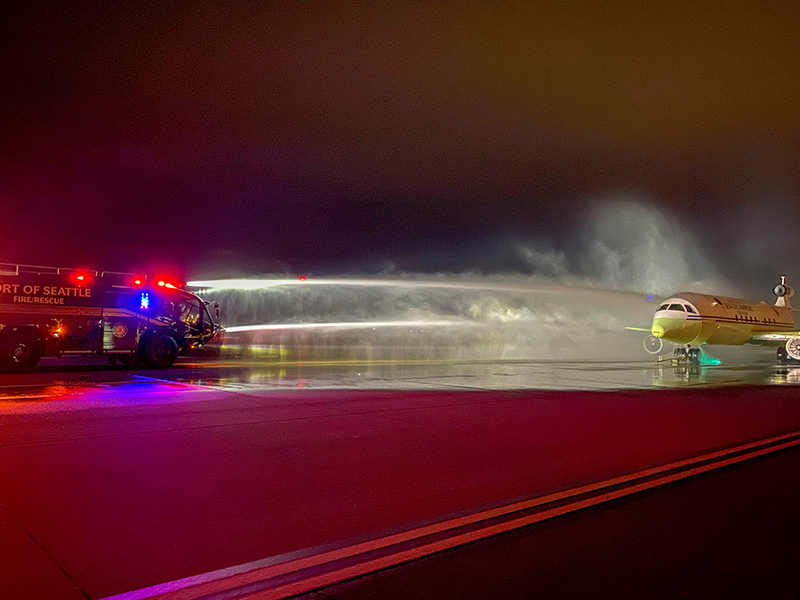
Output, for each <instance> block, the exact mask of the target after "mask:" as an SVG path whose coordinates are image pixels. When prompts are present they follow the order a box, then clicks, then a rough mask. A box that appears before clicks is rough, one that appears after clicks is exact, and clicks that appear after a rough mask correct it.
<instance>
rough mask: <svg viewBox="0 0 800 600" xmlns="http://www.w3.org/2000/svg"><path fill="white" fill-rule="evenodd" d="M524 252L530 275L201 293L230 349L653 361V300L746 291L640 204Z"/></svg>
mask: <svg viewBox="0 0 800 600" xmlns="http://www.w3.org/2000/svg"><path fill="white" fill-rule="evenodd" d="M516 252H517V253H518V255H519V257H520V258H521V259H522V260H524V261H525V265H526V267H527V270H528V273H527V274H513V275H509V274H506V275H486V274H474V273H463V274H459V275H452V274H451V275H439V276H436V277H431V276H420V275H414V274H401V273H394V274H393V275H392V276H391V277H384V278H370V277H347V278H345V277H340V278H332V279H316V278H313V277H310V278H309V280H308V281H305V282H301V281H298V280H296V279H288V280H287V279H277V278H274V277H273V278H269V277H267V278H263V279H259V280H253V279H250V280H228V281H216V282H195V283H196V284H197V285H199V286H201V287H203V288H204V289H203V291H202V292H201V293H202V295H204V296H205V297H206V298H208V299H213V300H218V301H219V302H220V304H221V305H222V307H223V315H224V317H223V320H224V322H225V325H226V326H228V327H231V328H232V332H231V333H230V334H229V335H228V337H227V338H226V342H225V343H226V345H227V346H230V347H233V348H235V349H236V351H237V352H247V351H252V350H253V349H261V350H262V351H264V349H267V353H268V354H269V350H270V349H272V350H276V352H278V354H279V355H280V356H282V357H286V356H293V357H295V358H317V359H333V358H336V359H341V358H369V359H378V358H380V359H399V358H404V359H407V358H417V359H424V358H447V359H454V358H455V359H501V358H504V359H567V358H580V359H644V358H646V357H647V355H646V354H645V353H644V350H643V349H642V346H641V344H642V337H643V335H641V334H640V335H637V334H635V333H631V332H626V331H625V330H624V327H625V326H640V327H641V326H644V327H647V326H649V323H650V319H651V317H652V311H653V308H654V304H653V301H652V300H657V299H658V297H659V296H666V295H669V294H671V293H675V292H678V291H689V290H692V291H700V292H702V291H714V292H716V293H731V292H734V291H735V290H733V289H732V288H731V287H730V286H729V285H727V284H726V282H725V281H724V280H723V278H722V276H721V275H720V274H719V273H718V272H717V271H716V270H715V269H714V267H713V265H712V264H711V262H710V261H709V260H708V259H707V258H706V257H705V256H704V255H703V253H702V251H701V247H700V245H699V244H698V243H697V241H696V240H695V239H694V238H693V236H692V235H691V234H690V233H689V232H688V231H687V230H686V229H684V228H683V227H681V226H680V225H679V224H678V223H677V222H676V221H675V220H674V219H670V218H669V217H668V216H667V215H665V214H664V213H663V212H661V211H659V210H657V209H656V208H654V207H653V206H651V205H648V204H645V203H642V202H637V201H634V200H630V199H629V200H622V201H616V202H605V203H600V204H598V205H597V207H596V208H595V209H594V210H593V211H591V212H590V213H588V215H587V217H586V220H585V223H584V225H583V227H582V235H581V241H580V243H578V244H576V245H574V246H573V247H571V248H557V247H556V246H555V245H554V244H553V243H552V242H551V241H550V240H541V239H540V240H533V241H531V242H530V243H520V244H518V245H517V248H516ZM648 295H649V296H651V297H650V298H648ZM653 296H654V297H655V298H653ZM403 323H406V324H407V326H402V324H403ZM356 324H358V325H356Z"/></svg>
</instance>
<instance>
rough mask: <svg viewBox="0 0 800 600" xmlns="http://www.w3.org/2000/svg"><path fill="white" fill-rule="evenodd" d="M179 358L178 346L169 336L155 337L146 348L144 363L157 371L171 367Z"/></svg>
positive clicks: (148, 342)
mask: <svg viewBox="0 0 800 600" xmlns="http://www.w3.org/2000/svg"><path fill="white" fill-rule="evenodd" d="M177 358H178V344H177V343H176V342H175V340H174V339H172V338H171V337H170V336H168V335H155V336H153V337H152V338H150V339H149V340H148V341H147V345H146V346H145V348H144V363H145V364H146V365H147V366H148V367H153V368H155V369H166V368H167V367H171V366H172V365H173V363H174V362H175V360H176V359H177Z"/></svg>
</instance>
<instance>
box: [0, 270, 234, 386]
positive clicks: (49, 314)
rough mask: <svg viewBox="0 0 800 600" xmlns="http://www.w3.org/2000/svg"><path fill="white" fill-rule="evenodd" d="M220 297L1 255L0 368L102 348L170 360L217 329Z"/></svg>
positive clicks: (161, 363)
mask: <svg viewBox="0 0 800 600" xmlns="http://www.w3.org/2000/svg"><path fill="white" fill-rule="evenodd" d="M218 323H219V305H218V304H216V303H209V302H204V301H203V300H202V299H201V298H199V297H198V296H196V295H195V294H192V293H190V292H188V291H186V290H184V289H182V288H180V287H179V286H177V285H175V284H173V283H170V282H168V281H164V280H156V281H152V280H148V279H147V277H145V276H143V275H136V274H132V273H114V272H99V273H98V272H97V271H84V270H79V269H69V268H60V267H39V266H31V265H17V264H4V263H0V371H27V370H30V369H33V368H34V367H35V366H36V364H37V363H38V362H39V359H40V358H41V357H42V356H60V355H66V354H95V355H97V354H105V355H110V356H111V357H112V358H119V359H120V360H122V362H123V363H125V364H131V365H132V364H134V363H135V362H138V361H141V362H143V363H144V364H145V365H147V366H149V367H154V368H165V367H169V366H171V365H172V364H173V363H174V362H175V360H176V359H177V357H178V352H179V351H181V350H185V351H188V350H191V349H193V348H198V347H200V346H202V345H204V344H206V343H208V342H209V341H210V340H211V339H212V338H213V337H214V336H215V335H216V334H217V332H218V331H219V329H220V328H219V324H218Z"/></svg>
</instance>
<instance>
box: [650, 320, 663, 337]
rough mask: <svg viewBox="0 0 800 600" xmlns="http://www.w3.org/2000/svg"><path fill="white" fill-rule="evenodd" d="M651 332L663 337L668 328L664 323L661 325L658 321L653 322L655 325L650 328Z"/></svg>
mask: <svg viewBox="0 0 800 600" xmlns="http://www.w3.org/2000/svg"><path fill="white" fill-rule="evenodd" d="M650 333H652V334H653V335H654V336H656V337H657V338H662V337H664V334H665V333H666V330H665V329H664V326H663V325H660V324H658V323H653V327H651V328H650Z"/></svg>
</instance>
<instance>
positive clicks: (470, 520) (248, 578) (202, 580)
mask: <svg viewBox="0 0 800 600" xmlns="http://www.w3.org/2000/svg"><path fill="white" fill-rule="evenodd" d="M797 445H800V431H793V432H791V433H787V434H783V435H779V436H774V437H770V438H766V439H763V440H759V441H756V442H751V443H748V444H743V445H739V446H735V447H732V448H727V449H724V450H719V451H715V452H711V453H707V454H703V455H700V456H696V457H693V458H689V459H685V460H681V461H677V462H673V463H669V464H667V465H662V466H659V467H653V468H650V469H645V470H642V471H638V472H635V473H631V474H628V475H623V476H620V477H614V478H611V479H607V480H605V481H601V482H597V483H593V484H589V485H584V486H579V487H576V488H572V489H570V490H565V491H562V492H557V493H554V494H549V495H546V496H541V497H538V498H533V499H530V500H525V501H522V502H515V503H513V504H509V505H506V506H501V507H497V508H492V509H489V510H483V511H480V512H477V513H474V514H469V515H466V516H462V517H457V518H454V519H449V520H446V521H442V522H439V523H434V524H431V525H427V526H424V527H419V528H416V529H412V530H409V531H406V532H402V533H397V534H393V535H388V536H385V537H381V538H378V539H374V540H369V541H365V542H360V543H356V544H352V545H349V546H344V547H340V548H335V549H330V550H324V549H323V550H319V549H309V550H308V551H300V552H295V553H292V554H291V555H284V556H281V557H270V558H266V559H263V560H260V561H254V562H249V563H245V564H242V565H238V566H234V567H229V568H225V569H220V570H216V571H211V572H208V573H204V574H201V575H196V576H192V577H187V578H183V579H179V580H175V581H171V582H166V583H162V584H159V585H155V586H150V587H146V588H142V589H139V590H134V591H131V592H125V593H122V594H117V595H114V596H109V597H107V598H105V599H103V600H156V599H158V600H201V599H202V600H216V599H221V598H225V599H228V600H233V599H248V600H256V599H258V600H273V599H279V598H286V597H288V596H293V595H297V594H302V593H307V592H311V591H313V590H318V589H320V588H323V587H326V586H329V585H332V584H335V583H339V582H342V581H345V580H347V579H352V578H355V577H359V576H363V575H366V574H368V573H373V572H375V571H379V570H382V569H386V568H389V567H393V566H396V565H400V564H402V563H406V562H409V561H413V560H416V559H419V558H423V557H425V556H429V555H431V554H434V553H438V552H442V551H444V550H449V549H452V548H456V547H458V546H462V545H464V544H468V543H471V542H475V541H478V540H482V539H486V538H489V537H492V536H496V535H499V534H502V533H506V532H509V531H513V530H515V529H520V528H522V527H526V526H529V525H532V524H535V523H539V522H542V521H546V520H548V519H553V518H555V517H558V516H562V515H565V514H568V513H571V512H575V511H578V510H582V509H585V508H589V507H591V506H596V505H599V504H602V503H605V502H610V501H613V500H616V499H619V498H622V497H625V496H629V495H632V494H636V493H639V492H643V491H646V490H649V489H653V488H656V487H659V486H662V485H666V484H669V483H672V482H675V481H679V480H682V479H686V478H689V477H693V476H695V475H700V474H702V473H706V472H709V471H713V470H715V469H720V468H723V467H726V466H729V465H733V464H736V463H740V462H743V461H746V460H751V459H754V458H757V457H759V456H764V455H767V454H771V453H774V452H778V451H780V450H784V449H788V448H792V447H794V446H797Z"/></svg>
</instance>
